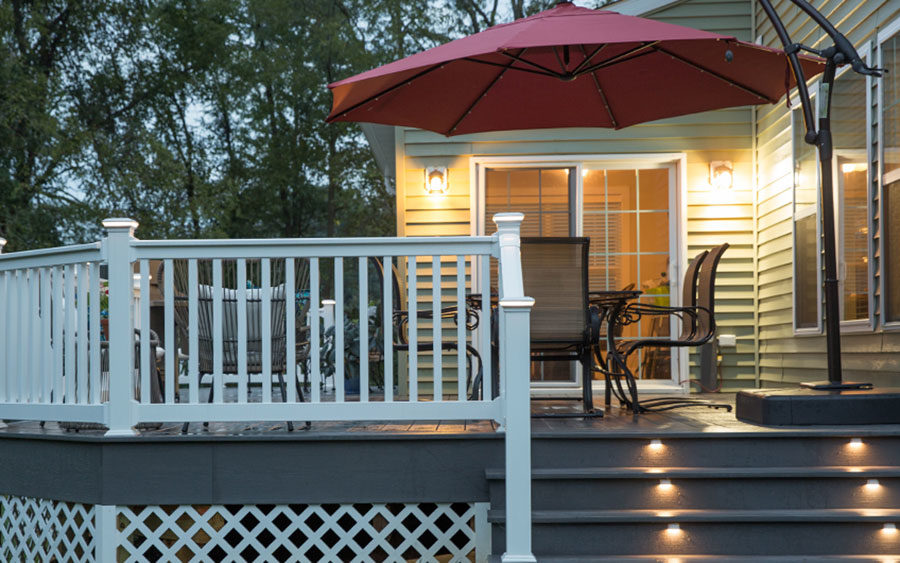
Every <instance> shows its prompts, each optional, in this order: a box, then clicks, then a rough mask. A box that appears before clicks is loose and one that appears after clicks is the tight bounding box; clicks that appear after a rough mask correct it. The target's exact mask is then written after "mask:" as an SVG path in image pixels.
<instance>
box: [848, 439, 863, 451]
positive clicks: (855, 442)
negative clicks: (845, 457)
mask: <svg viewBox="0 0 900 563" xmlns="http://www.w3.org/2000/svg"><path fill="white" fill-rule="evenodd" d="M847 447H849V448H850V449H851V450H859V449H862V447H863V441H862V438H851V440H850V443H849V444H847Z"/></svg>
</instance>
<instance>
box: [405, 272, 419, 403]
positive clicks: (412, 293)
mask: <svg viewBox="0 0 900 563" xmlns="http://www.w3.org/2000/svg"><path fill="white" fill-rule="evenodd" d="M418 275H419V274H418V272H417V271H416V257H415V256H410V257H409V260H408V262H407V276H408V278H409V280H408V283H407V297H406V302H407V305H406V308H407V310H408V311H407V312H408V315H407V318H408V319H409V321H408V323H407V328H408V329H409V330H408V334H407V338H408V341H409V400H410V402H416V401H418V400H419V332H418V329H419V300H418V295H417V294H418V290H417V289H416V278H417V277H418Z"/></svg>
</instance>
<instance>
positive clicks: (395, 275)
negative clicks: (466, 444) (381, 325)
mask: <svg viewBox="0 0 900 563" xmlns="http://www.w3.org/2000/svg"><path fill="white" fill-rule="evenodd" d="M369 260H370V261H371V262H372V263H373V264H375V266H376V267H375V271H376V272H377V273H378V277H379V282H380V285H381V286H382V287H384V285H383V284H384V283H385V278H386V272H385V271H384V264H383V263H382V261H381V260H379V259H378V258H375V257H372V258H370V259H369ZM390 275H391V285H392V291H391V293H392V299H391V301H392V303H393V312H392V317H393V323H392V324H393V326H394V330H395V332H394V337H393V347H394V350H398V351H401V352H408V351H409V349H410V344H409V335H408V333H407V326H408V323H409V308H408V304H407V302H406V295H405V292H403V291H400V273H399V272H398V270H397V267H396V266H395V265H393V264H391V274H390ZM379 310H381V308H379ZM458 310H459V309H458V307H457V306H456V305H448V306H446V307H442V308H441V319H452V320H453V322H454V323H456V322H458ZM432 317H433V312H432V310H431V309H427V310H419V311H416V318H417V319H431V318H432ZM478 323H479V317H478V311H477V310H476V309H474V308H472V307H470V306H469V305H468V303H467V305H466V329H467V330H475V329H476V328H478ZM441 349H442V350H444V351H445V352H456V351H457V350H458V349H459V347H458V345H457V343H456V341H448V340H444V339H441ZM416 350H418V351H419V352H431V351H432V350H433V346H432V344H431V343H430V342H419V343H418V344H417V346H416ZM379 351H381V350H379ZM381 352H382V353H383V351H381ZM483 370H484V368H483V365H482V362H481V355H480V354H479V353H478V350H476V349H475V348H474V347H473V346H472V345H470V344H469V343H466V389H467V390H468V394H469V399H470V400H477V399H479V398H480V397H481V394H480V391H481V381H482V378H483V374H484V371H483ZM495 379H496V378H495Z"/></svg>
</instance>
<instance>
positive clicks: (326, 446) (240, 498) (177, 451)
mask: <svg viewBox="0 0 900 563" xmlns="http://www.w3.org/2000/svg"><path fill="white" fill-rule="evenodd" d="M5 438H6V437H5V436H4V437H3V438H2V439H0V494H8V495H19V496H29V497H39V498H51V499H56V500H66V501H72V502H81V503H86V504H106V505H127V504H132V505H134V504H139V505H142V504H290V503H298V504H319V503H351V502H354V503H359V502H455V501H458V502H483V501H484V502H486V501H487V500H488V483H487V480H486V478H485V470H486V468H488V467H497V466H501V465H502V463H503V441H502V440H501V439H499V438H500V436H497V437H496V439H484V438H483V437H465V436H463V437H460V438H457V439H452V438H451V439H448V438H446V437H435V438H432V437H429V436H421V435H419V436H417V437H416V438H417V439H416V440H414V441H411V440H409V439H404V438H400V439H386V438H383V437H379V438H377V439H372V438H375V437H370V436H360V437H357V438H355V439H350V440H348V439H346V438H345V439H343V440H337V439H335V440H321V439H319V440H271V439H269V440H260V439H259V438H258V437H257V439H256V440H253V441H249V440H222V439H221V438H216V439H207V440H205V441H203V440H180V441H178V440H175V441H171V440H153V441H149V440H131V441H103V440H77V439H65V438H63V439H48V438H40V439H33V438H21V437H20V438H17V439H5ZM461 454H462V455H461Z"/></svg>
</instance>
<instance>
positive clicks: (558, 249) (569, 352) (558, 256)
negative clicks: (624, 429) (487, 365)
mask: <svg viewBox="0 0 900 563" xmlns="http://www.w3.org/2000/svg"><path fill="white" fill-rule="evenodd" d="M589 245H590V239H589V238H585V237H524V238H522V246H521V252H522V275H523V282H524V289H525V295H528V296H530V297H533V298H534V307H533V308H532V310H531V361H532V362H548V361H549V362H555V361H559V362H572V361H577V362H580V363H581V367H582V397H581V399H582V402H583V403H584V413H566V414H562V415H560V414H541V415H538V416H542V417H550V416H569V417H572V416H578V417H583V416H603V412H602V411H601V410H595V409H594V399H593V390H592V387H591V382H592V375H593V370H592V369H591V367H592V361H591V354H592V349H593V346H594V344H595V343H596V342H597V341H598V339H599V336H600V317H599V315H598V313H597V311H596V309H592V308H591V307H590V303H589V298H588V251H589Z"/></svg>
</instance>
